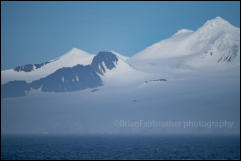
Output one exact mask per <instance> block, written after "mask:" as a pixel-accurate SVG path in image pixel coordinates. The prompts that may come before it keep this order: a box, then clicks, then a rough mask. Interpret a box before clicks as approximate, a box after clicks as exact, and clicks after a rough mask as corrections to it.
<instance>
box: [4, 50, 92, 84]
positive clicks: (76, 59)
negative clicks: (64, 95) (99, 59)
mask: <svg viewBox="0 0 241 161" xmlns="http://www.w3.org/2000/svg"><path fill="white" fill-rule="evenodd" d="M94 56H95V55H93V54H89V53H87V52H85V51H83V50H80V49H77V48H73V49H71V50H70V51H69V52H67V53H66V54H64V55H63V56H60V57H59V58H57V59H54V60H51V61H49V62H45V63H41V64H28V65H24V66H19V67H16V68H14V69H9V70H4V71H1V83H2V84H4V83H7V82H9V81H14V80H25V81H26V82H29V83H30V82H32V81H34V80H38V79H40V78H43V77H46V76H48V75H49V74H52V73H54V72H55V71H56V70H58V69H60V68H63V67H73V66H75V65H77V64H81V65H87V64H90V63H91V61H92V59H93V57H94Z"/></svg>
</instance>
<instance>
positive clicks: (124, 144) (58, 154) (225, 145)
mask: <svg viewBox="0 0 241 161" xmlns="http://www.w3.org/2000/svg"><path fill="white" fill-rule="evenodd" d="M1 159H2V160H13V159H14V160H17V159H21V160H23V159H26V160H33V159H40V160H43V159H54V160H62V159H68V160H70V159H71V160H77V159H78V160H81V159H85V160H88V159H98V160H100V159H120V160H125V159H135V160H136V159H150V160H153V159H233V160H239V159H240V136H232V137H230V136H111V135H108V136H48V135H44V136H2V137H1Z"/></svg>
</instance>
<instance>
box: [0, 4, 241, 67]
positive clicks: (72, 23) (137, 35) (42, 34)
mask: <svg viewBox="0 0 241 161" xmlns="http://www.w3.org/2000/svg"><path fill="white" fill-rule="evenodd" d="M217 16H221V17H222V18H224V19H226V20H227V21H229V22H230V23H231V24H233V25H235V26H237V27H240V2H228V1H227V2H1V46H2V47H1V70H6V69H10V68H14V67H16V66H18V65H25V64H33V63H41V62H45V61H49V60H52V59H54V58H56V57H59V56H61V55H63V54H65V53H66V52H68V51H69V50H71V49H72V48H74V47H75V48H79V49H82V50H85V51H87V52H89V53H91V54H97V53H98V52H99V51H101V50H114V51H117V52H119V53H120V54H122V55H125V56H133V55H134V54H136V53H138V52H140V51H141V50H143V49H145V48H146V47H148V46H150V45H152V44H153V43H156V42H158V41H160V40H163V39H166V38H168V37H170V36H171V35H173V34H174V33H175V32H177V31H178V30H180V29H183V28H186V29H191V30H196V29H197V28H199V27H200V26H201V25H203V24H204V23H205V22H206V21H207V20H209V19H213V18H215V17H217Z"/></svg>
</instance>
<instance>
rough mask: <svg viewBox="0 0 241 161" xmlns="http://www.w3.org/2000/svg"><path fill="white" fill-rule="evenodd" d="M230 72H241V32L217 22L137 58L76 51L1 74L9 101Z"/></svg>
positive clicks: (180, 34) (183, 33)
mask: <svg viewBox="0 0 241 161" xmlns="http://www.w3.org/2000/svg"><path fill="white" fill-rule="evenodd" d="M230 66H231V67H239V66H240V29H239V28H237V27H234V26H233V25H231V24H230V23H229V22H227V21H226V20H224V19H222V18H221V17H217V18H215V19H212V20H209V21H207V22H206V23H205V24H204V25H203V26H201V27H200V28H198V29H197V30H196V31H192V30H188V29H181V30H179V31H178V32H176V33H175V34H174V35H173V36H171V37H170V38H169V39H166V40H162V41H160V42H158V43H155V44H154V45H152V46H150V47H147V48H146V49H144V50H143V51H141V52H140V53H137V54H136V55H134V56H133V57H131V58H129V57H125V56H122V55H121V54H119V53H117V52H115V51H101V52H99V53H98V54H97V55H93V54H89V53H87V52H85V51H82V50H80V49H77V48H73V49H72V50H70V51H69V52H67V53H66V54H64V55H63V56H61V57H59V58H57V59H54V60H51V61H48V62H45V63H40V64H28V65H24V66H19V67H16V68H14V69H10V70H5V71H1V80H2V89H3V91H5V92H3V96H4V97H11V96H14V97H15V96H24V95H26V94H28V93H29V91H31V90H40V91H42V92H70V91H79V90H84V89H87V88H97V87H100V86H103V85H105V86H109V85H110V86H111V85H120V86H121V85H123V84H131V83H133V82H138V83H139V84H137V86H146V85H150V84H153V83H155V82H159V81H152V80H163V79H165V80H166V78H168V79H169V78H170V77H169V75H170V73H172V72H173V71H178V72H179V71H183V70H185V71H186V70H193V69H203V68H208V70H209V71H210V70H211V69H215V68H218V69H221V68H227V67H230ZM210 67H211V68H210Z"/></svg>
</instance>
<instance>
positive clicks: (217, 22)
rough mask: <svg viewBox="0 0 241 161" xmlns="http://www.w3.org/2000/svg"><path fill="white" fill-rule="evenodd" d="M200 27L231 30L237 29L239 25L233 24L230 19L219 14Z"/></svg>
mask: <svg viewBox="0 0 241 161" xmlns="http://www.w3.org/2000/svg"><path fill="white" fill-rule="evenodd" d="M199 29H205V30H214V31H230V30H235V29H237V27H235V26H233V25H232V24H230V23H229V22H228V21H226V20H225V19H223V18H222V17H220V16H218V17H216V18H214V19H211V20H208V21H206V22H205V24H204V25H203V26H201V27H200V28H199ZM238 29H239V28H238Z"/></svg>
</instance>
